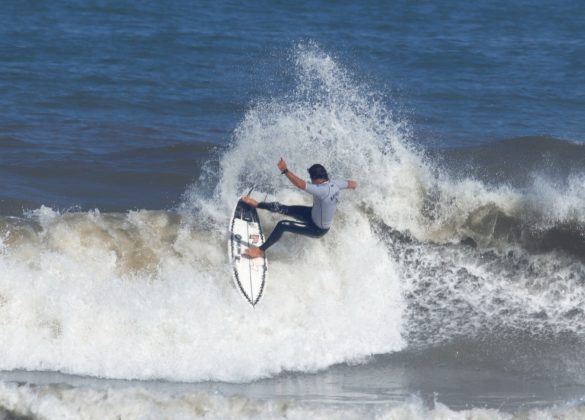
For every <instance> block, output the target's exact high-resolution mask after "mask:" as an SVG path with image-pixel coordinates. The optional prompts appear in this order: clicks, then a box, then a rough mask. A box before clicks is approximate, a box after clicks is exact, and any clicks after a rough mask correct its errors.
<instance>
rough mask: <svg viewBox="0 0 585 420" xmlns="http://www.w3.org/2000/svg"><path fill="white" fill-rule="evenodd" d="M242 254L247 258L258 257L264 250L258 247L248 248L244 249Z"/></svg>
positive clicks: (262, 254)
mask: <svg viewBox="0 0 585 420" xmlns="http://www.w3.org/2000/svg"><path fill="white" fill-rule="evenodd" d="M243 254H244V255H245V256H246V257H248V258H258V257H262V256H264V251H262V250H261V249H260V248H248V249H246V250H245V251H244V252H243Z"/></svg>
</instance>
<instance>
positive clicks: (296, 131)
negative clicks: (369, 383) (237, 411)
mask: <svg viewBox="0 0 585 420" xmlns="http://www.w3.org/2000/svg"><path fill="white" fill-rule="evenodd" d="M293 61H294V65H295V69H296V70H295V71H296V72H297V76H298V85H297V88H296V89H295V90H294V91H293V92H291V93H290V94H289V95H287V96H286V97H282V98H270V99H267V100H263V101H258V103H257V104H255V105H254V106H252V107H251V109H250V110H249V111H248V112H247V113H246V115H245V117H244V119H243V120H242V122H241V123H240V124H239V126H238V127H237V129H236V130H235V132H234V135H233V141H232V144H231V147H230V148H229V150H228V151H227V152H226V153H225V154H224V155H223V156H222V157H221V159H220V161H219V168H220V170H219V173H217V174H215V175H216V178H213V179H212V178H206V177H203V178H202V180H201V182H200V183H198V184H195V185H194V186H193V187H192V188H190V189H189V191H188V193H187V194H186V198H185V203H184V204H183V206H182V207H181V209H180V210H179V212H178V213H173V212H151V211H132V212H129V213H127V214H104V213H100V212H99V211H92V212H87V213H59V212H56V211H53V210H51V209H48V208H45V207H43V208H41V209H39V210H37V211H36V212H34V213H33V214H30V215H29V219H28V220H27V221H24V222H22V221H14V220H10V221H5V222H4V223H3V226H2V229H1V230H2V231H1V232H0V238H2V242H1V246H0V273H1V275H0V354H2V355H3V357H2V358H1V360H0V369H5V370H11V369H28V370H60V371H64V372H69V373H76V374H87V375H96V376H103V377H110V378H166V379H172V380H185V381H201V380H207V379H212V380H228V381H246V380H252V379H255V378H259V377H266V376H271V375H275V374H278V373H280V372H282V371H285V370H298V371H313V370H317V369H323V368H326V367H328V366H330V365H331V364H334V363H341V362H348V361H354V360H359V359H361V358H363V357H366V356H368V355H371V354H374V353H388V352H393V351H397V350H400V349H402V348H404V345H405V342H404V337H403V335H404V334H405V333H406V331H405V326H404V325H403V323H404V314H405V305H406V303H405V301H404V299H403V293H404V292H405V291H407V292H410V291H411V290H413V289H415V288H416V287H418V286H417V281H420V282H424V281H428V280H430V281H431V282H434V283H433V284H439V285H441V284H443V285H447V286H448V285H449V282H450V279H454V280H453V281H454V282H455V283H457V282H459V281H461V278H463V277H461V276H457V275H455V274H456V273H457V272H458V270H459V269H460V268H462V267H461V265H463V267H464V268H465V269H466V270H467V271H468V272H471V273H479V274H477V275H476V277H478V278H480V277H481V275H483V277H481V278H482V279H483V280H485V282H484V283H483V285H482V288H481V291H482V294H481V295H478V294H477V289H473V287H470V288H469V289H457V290H465V293H464V296H462V299H467V300H468V301H469V302H471V303H474V305H475V307H474V311H475V312H474V313H484V314H485V313H490V311H492V310H496V309H497V310H499V309H502V308H501V307H496V308H495V309H493V308H491V307H489V302H490V301H491V300H490V297H491V295H490V289H489V288H490V287H492V286H494V287H495V285H497V284H499V283H498V282H502V281H504V282H505V280H506V279H507V278H510V277H506V276H509V275H510V273H509V272H503V271H500V272H497V270H492V271H490V272H489V273H487V274H485V272H482V270H484V269H485V267H484V265H485V263H484V262H483V260H482V259H481V258H482V257H481V256H478V257H477V258H476V256H474V255H471V256H470V255H468V254H466V253H465V251H457V252H460V253H463V254H464V256H463V257H461V258H459V259H451V260H449V259H448V258H445V255H450V254H449V253H450V251H447V252H443V251H441V250H439V251H437V252H436V253H433V252H435V251H436V250H435V251H433V252H431V251H432V249H431V248H432V246H427V244H428V242H432V243H450V242H457V241H459V240H461V239H463V238H466V237H471V238H473V239H474V240H475V242H476V243H478V244H479V245H480V247H481V246H484V247H488V246H494V245H497V239H498V238H500V236H498V235H496V233H497V232H495V228H496V225H495V222H494V223H492V224H490V223H489V222H490V220H492V219H494V220H495V218H496V217H500V215H502V214H503V215H504V216H507V217H518V215H519V214H524V213H525V214H529V215H530V214H533V215H534V214H536V215H537V216H534V217H533V220H540V219H542V220H545V219H546V220H560V219H563V218H564V219H563V220H565V219H566V220H569V219H571V218H573V219H575V218H577V219H578V220H580V219H579V218H581V217H582V215H581V213H580V212H581V211H582V210H581V209H582V208H583V206H580V203H582V202H583V201H584V200H585V197H583V194H582V188H581V187H579V186H578V181H579V180H576V181H575V182H574V183H573V184H571V185H572V186H571V187H570V188H572V189H571V190H570V191H568V193H569V194H570V195H571V200H569V201H568V202H565V203H566V204H565V206H564V207H561V208H560V209H559V207H555V206H554V203H555V202H558V201H559V197H560V196H561V195H562V191H561V192H559V190H558V189H555V188H552V187H550V186H549V185H547V184H546V182H544V181H538V180H537V181H535V183H534V188H532V189H531V190H529V191H518V190H515V189H513V188H511V187H507V186H499V187H488V186H486V185H485V184H482V183H481V182H480V181H477V180H471V179H459V180H454V179H450V178H449V177H448V176H447V175H445V174H442V173H441V172H439V171H437V170H436V169H434V168H433V165H432V164H431V163H430V162H428V161H427V160H426V159H425V158H424V156H423V155H421V154H420V153H418V152H417V151H416V150H414V149H413V148H412V146H411V145H410V142H409V136H408V131H407V129H406V126H405V124H404V123H403V122H402V121H399V120H397V119H396V118H395V117H394V116H393V114H392V112H390V111H389V110H388V109H387V108H386V107H385V106H384V104H383V102H382V101H381V100H379V98H376V96H375V95H372V94H369V93H368V92H367V89H365V88H364V87H362V86H359V85H358V84H356V83H354V82H353V81H352V78H351V77H350V75H348V74H347V73H346V72H345V71H344V70H343V69H342V68H341V67H340V66H339V65H338V64H337V63H336V61H335V60H333V59H332V58H331V57H329V56H328V55H327V54H324V53H323V52H322V51H320V50H319V49H318V48H316V47H313V46H301V47H299V48H298V50H297V51H296V54H295V57H294V60H293ZM280 157H284V158H285V159H287V161H288V163H289V166H290V169H291V170H293V171H294V172H297V173H298V174H299V175H301V176H303V175H305V172H304V171H305V168H307V167H309V166H310V165H311V164H313V163H315V162H321V163H323V164H324V165H325V166H326V167H327V168H328V169H329V172H330V173H331V175H332V176H333V177H335V178H345V179H356V180H357V181H358V182H359V188H358V190H357V191H344V192H343V193H342V202H341V204H340V206H339V210H338V214H337V217H336V220H335V224H334V226H333V228H332V230H331V231H330V233H328V234H327V235H326V236H325V237H324V238H322V239H319V240H314V239H309V238H303V237H298V236H294V235H285V236H284V237H283V239H282V240H281V241H280V242H279V243H278V244H276V245H275V246H274V247H273V248H271V249H270V251H269V256H268V257H269V261H270V270H269V277H268V283H267V288H266V291H265V296H264V297H263V299H262V301H261V303H260V305H259V306H258V307H257V308H256V309H251V308H250V307H249V306H248V305H247V304H246V303H245V302H244V301H243V300H242V299H241V297H240V296H239V295H238V293H237V292H236V291H235V290H234V288H233V286H232V281H231V274H230V272H229V269H228V264H227V256H226V252H225V240H226V237H225V230H226V226H227V222H228V219H229V216H230V211H231V209H232V208H233V204H234V202H235V200H236V199H237V197H238V196H239V195H241V194H242V193H244V192H245V191H246V190H247V189H248V188H249V187H250V186H251V185H252V184H256V192H255V193H254V194H255V196H256V197H257V198H259V199H263V198H264V197H265V194H268V198H269V199H276V200H279V201H282V202H285V203H289V204H300V203H306V204H308V203H309V197H307V195H306V194H304V193H302V192H300V191H298V190H295V189H294V188H293V187H292V186H291V185H290V183H288V181H287V180H286V179H285V178H284V177H282V176H280V175H279V173H278V170H277V169H276V166H275V165H276V162H277V161H278V159H279V158H280ZM210 182H216V188H215V190H214V192H213V195H212V196H211V197H207V196H204V194H201V193H200V188H201V185H202V184H205V183H210ZM494 215H495V216H494ZM492 216H493V217H492ZM261 217H262V220H263V222H264V227H265V229H266V230H267V231H268V232H269V231H270V230H271V229H272V228H273V226H274V224H275V222H276V221H277V220H278V218H277V217H275V216H273V215H270V214H267V213H265V212H262V213H261ZM531 217H532V216H531ZM539 218H540V219H539ZM379 221H382V222H383V224H385V225H387V226H389V227H392V228H393V229H396V230H398V231H401V232H405V233H410V234H411V235H412V236H413V237H414V238H416V239H417V240H419V241H420V243H417V244H414V245H413V248H415V252H414V254H415V255H416V254H417V253H419V255H421V257H420V258H419V260H418V261H414V263H413V264H414V265H412V266H410V265H408V264H410V261H413V260H412V258H411V259H410V260H409V259H408V258H404V259H403V260H400V259H399V258H397V255H398V256H400V252H398V253H396V254H391V253H390V251H389V249H388V247H387V244H386V243H384V242H383V240H382V238H383V235H379V234H378V232H377V230H376V229H377V228H378V225H379ZM446 259H447V260H448V261H447V262H446V261H445V260H446ZM421 261H422V264H424V265H426V266H429V267H430V268H429V270H428V272H426V273H424V272H423V273H421V272H419V271H417V270H418V269H417V267H416V264H421ZM458 264H459V265H458ZM551 264H553V266H554V262H551ZM547 267H548V266H547ZM547 267H545V268H547ZM551 267H552V266H551ZM494 272H496V274H494ZM454 273H455V274H454ZM481 273H484V274H481ZM517 275H518V273H513V274H512V275H511V276H512V277H511V278H516V277H514V276H517ZM564 278H567V279H569V280H570V281H571V282H573V283H574V284H575V286H574V287H575V288H577V289H579V290H580V286H579V284H578V279H575V278H571V273H570V272H569V273H566V277H563V279H564ZM442 280H444V281H442ZM535 282H536V283H538V284H541V283H542V284H544V277H543V276H541V277H537V278H536V280H535V279H534V278H529V279H528V280H526V282H525V283H524V284H527V285H529V284H533V283H535ZM573 283H571V284H573ZM520 284H522V283H520ZM559 284H560V282H559ZM559 287H560V286H559ZM502 288H504V286H502ZM496 289H497V288H496ZM508 289H509V288H508ZM447 290H449V287H447ZM453 290H456V289H453ZM509 290H514V291H515V292H514V293H517V295H514V293H512V292H510V293H512V295H513V296H511V297H510V299H507V300H505V302H509V303H510V305H512V309H514V308H515V307H516V306H518V307H520V306H521V305H522V304H523V303H525V302H527V301H529V302H531V303H533V304H534V309H535V311H532V308H531V311H519V312H518V313H520V314H521V318H520V319H530V314H531V313H532V312H538V311H537V310H536V309H537V308H538V307H539V305H537V303H538V302H540V301H542V300H543V299H544V302H546V305H545V306H546V308H548V309H550V311H549V313H550V314H557V315H555V317H556V318H554V319H553V321H554V322H549V321H547V320H542V321H539V322H542V323H545V324H546V325H553V324H554V323H555V322H557V320H560V319H561V318H562V314H563V313H564V312H567V311H571V310H572V309H574V308H575V305H577V306H578V305H579V302H580V300H579V299H580V298H576V300H575V301H571V302H568V303H567V305H566V306H564V307H563V308H562V310H555V309H554V299H553V297H554V296H553V295H554V293H552V292H551V293H549V292H550V291H549V290H546V287H545V290H544V291H539V290H538V289H537V288H535V289H534V290H532V289H528V291H524V290H523V289H522V288H521V287H520V288H517V289H514V288H512V289H509ZM423 292H424V290H423ZM523 293H528V294H530V293H533V294H534V295H535V296H536V297H535V298H534V299H525V298H526V296H524V295H523ZM539 293H540V294H539ZM437 296H438V297H439V298H441V296H442V299H444V301H441V300H440V299H438V302H439V303H441V302H444V303H445V304H446V305H450V304H451V303H452V302H453V301H452V300H450V299H449V296H450V295H445V294H442V295H439V294H438V295H437ZM445 296H447V299H445ZM474 296H482V297H483V300H478V299H474V298H473V297H474ZM576 296H581V295H580V294H576ZM472 306H473V305H472ZM540 306H542V305H540ZM431 309H432V308H431ZM508 309H510V308H503V309H502V310H503V311H505V310H508ZM502 313H504V312H502ZM511 313H512V314H514V311H512V312H511ZM472 319H474V320H477V321H478V322H479V323H481V322H483V321H484V320H485V319H486V317H479V318H477V317H475V318H472ZM515 319H519V318H512V320H513V321H514V320H515ZM563 322H564V321H563ZM563 322H560V321H559V324H562V325H563V328H564V325H565V323H563ZM453 325H455V326H456V327H458V328H459V327H460V326H461V324H459V323H457V322H454V323H453ZM511 325H517V324H514V322H512V323H511ZM441 338H442V337H441V336H439V337H437V339H441ZM429 339H430V340H432V339H433V336H432V335H431V336H430V338H429ZM23 349H26V351H23Z"/></svg>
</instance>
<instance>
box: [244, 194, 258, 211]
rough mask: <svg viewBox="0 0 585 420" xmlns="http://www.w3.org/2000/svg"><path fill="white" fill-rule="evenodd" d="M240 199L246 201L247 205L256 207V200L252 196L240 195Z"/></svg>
mask: <svg viewBox="0 0 585 420" xmlns="http://www.w3.org/2000/svg"><path fill="white" fill-rule="evenodd" d="M242 201H243V202H244V203H246V204H247V205H249V206H252V207H254V208H256V207H258V202H257V201H256V200H254V199H253V198H252V197H250V196H249V195H244V196H243V197H242Z"/></svg>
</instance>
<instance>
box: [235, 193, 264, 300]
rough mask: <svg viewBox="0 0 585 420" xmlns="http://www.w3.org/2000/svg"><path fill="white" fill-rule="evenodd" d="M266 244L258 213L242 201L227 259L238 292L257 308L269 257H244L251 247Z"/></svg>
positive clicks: (236, 213) (237, 208)
mask: <svg viewBox="0 0 585 420" xmlns="http://www.w3.org/2000/svg"><path fill="white" fill-rule="evenodd" d="M263 243H264V235H263V233H262V226H261V225H260V219H259V217H258V212H257V211H256V209H255V208H254V207H251V206H250V205H248V204H246V203H244V202H243V201H242V200H239V201H238V203H237V204H236V207H235V208H234V212H233V214H232V218H231V221H230V225H229V240H228V256H229V260H230V264H231V268H232V276H233V280H234V284H235V286H236V289H238V291H239V292H240V293H241V294H242V296H243V297H244V298H245V299H246V300H247V301H248V302H249V303H250V304H251V305H252V306H255V305H256V304H257V303H258V301H259V300H260V298H261V297H262V293H263V292H264V285H265V283H266V274H267V271H268V261H267V259H266V255H264V256H263V257H258V258H248V257H245V256H243V255H242V253H243V252H244V250H245V249H246V248H249V247H250V246H260V245H262V244H263Z"/></svg>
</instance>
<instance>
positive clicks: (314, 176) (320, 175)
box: [308, 163, 329, 181]
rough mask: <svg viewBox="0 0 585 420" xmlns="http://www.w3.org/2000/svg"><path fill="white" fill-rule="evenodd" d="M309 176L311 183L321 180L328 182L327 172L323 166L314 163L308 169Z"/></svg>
mask: <svg viewBox="0 0 585 420" xmlns="http://www.w3.org/2000/svg"><path fill="white" fill-rule="evenodd" d="M308 171H309V176H310V177H311V181H316V180H318V179H322V180H324V181H329V175H327V170H326V169H325V167H323V165H320V164H318V163H315V164H314V165H313V166H311V167H310V168H309V169H308Z"/></svg>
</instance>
